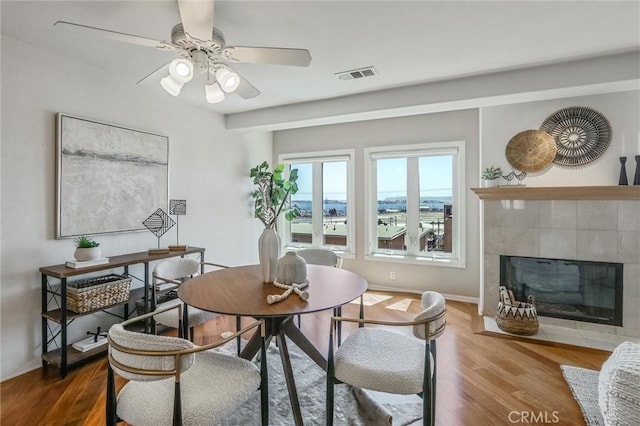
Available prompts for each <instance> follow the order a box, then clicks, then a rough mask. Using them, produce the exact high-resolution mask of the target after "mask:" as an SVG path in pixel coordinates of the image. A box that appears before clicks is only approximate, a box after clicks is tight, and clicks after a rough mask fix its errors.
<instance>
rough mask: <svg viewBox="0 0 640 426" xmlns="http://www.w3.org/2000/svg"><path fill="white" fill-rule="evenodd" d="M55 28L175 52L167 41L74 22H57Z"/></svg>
mask: <svg viewBox="0 0 640 426" xmlns="http://www.w3.org/2000/svg"><path fill="white" fill-rule="evenodd" d="M53 25H54V26H60V27H62V28H67V29H70V30H76V31H81V32H82V33H85V34H86V33H88V32H91V33H93V34H99V35H101V36H103V37H107V38H110V39H112V40H117V41H122V42H124V43H131V44H137V45H140V46H147V47H155V48H156V49H160V50H173V47H172V45H171V43H167V42H166V41H159V40H153V39H150V38H146V37H140V36H136V35H131V34H125V33H121V32H118V31H111V30H105V29H103V28H96V27H90V26H88V25H82V24H75V23H73V22H66V21H56V22H54V24H53Z"/></svg>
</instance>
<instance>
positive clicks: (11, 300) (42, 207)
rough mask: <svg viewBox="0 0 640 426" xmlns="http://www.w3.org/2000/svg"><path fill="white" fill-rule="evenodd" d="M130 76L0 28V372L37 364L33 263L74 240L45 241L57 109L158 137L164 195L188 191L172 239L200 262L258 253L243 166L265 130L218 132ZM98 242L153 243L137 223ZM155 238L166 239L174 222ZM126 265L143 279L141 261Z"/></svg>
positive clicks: (108, 246) (50, 228)
mask: <svg viewBox="0 0 640 426" xmlns="http://www.w3.org/2000/svg"><path fill="white" fill-rule="evenodd" d="M134 80H135V79H134ZM133 83H134V81H133V80H132V81H125V82H114V81H111V80H109V78H108V76H107V75H105V74H104V73H102V72H101V71H100V70H98V69H93V68H89V67H87V66H84V65H82V64H79V63H75V62H73V61H72V60H69V59H68V58H65V57H62V56H58V55H55V54H52V53H49V52H47V51H44V50H41V49H38V48H35V47H32V46H29V45H26V44H24V43H21V42H19V41H16V40H14V39H11V38H9V37H6V36H3V37H2V155H1V159H2V168H1V173H2V174H1V176H2V215H1V220H2V222H1V229H0V232H1V240H2V243H1V250H2V251H1V253H2V269H1V283H0V292H1V293H0V295H1V300H0V301H1V328H0V332H1V345H0V346H1V347H2V349H1V355H2V358H1V359H0V362H1V367H2V375H1V377H2V380H4V379H7V378H9V377H12V376H15V375H17V374H20V373H22V372H25V371H27V370H30V369H33V368H36V367H39V366H40V365H41V362H40V354H41V350H42V348H41V338H40V336H41V331H40V330H41V325H40V275H39V273H38V268H39V267H40V266H47V265H54V264H58V263H63V262H64V261H65V260H68V259H71V258H72V253H73V249H74V248H73V243H72V241H71V240H55V191H56V177H55V158H56V157H55V114H56V113H57V112H64V113H66V114H70V115H75V116H79V117H86V118H91V119H94V120H97V121H101V122H106V123H112V124H118V125H122V126H125V127H131V128H135V129H140V130H146V131H150V132H153V133H157V134H162V135H166V136H168V137H169V151H170V160H169V170H170V172H169V173H170V184H169V196H170V198H180V199H186V200H187V215H186V216H184V217H182V218H181V219H180V240H181V241H180V242H181V243H187V244H190V245H194V246H202V247H205V248H206V249H207V251H206V258H207V259H208V260H211V261H216V262H220V263H225V264H230V265H238V264H247V263H256V262H257V239H258V236H259V235H260V232H261V230H262V228H261V226H260V223H259V221H257V220H256V219H254V218H253V217H252V212H251V208H250V206H251V204H250V197H249V193H250V190H251V186H252V184H251V181H250V179H249V178H248V170H249V169H250V167H252V166H253V165H255V164H257V163H258V162H261V161H262V160H264V159H271V157H272V144H271V134H270V133H261V134H257V133H254V134H242V133H238V132H236V133H229V132H227V131H226V130H225V127H224V120H223V117H222V116H220V115H217V114H214V113H211V112H209V111H206V110H204V109H200V108H196V107H193V106H190V105H188V104H185V103H184V102H180V101H179V99H174V98H171V97H170V96H168V95H166V94H164V93H162V92H161V91H157V92H149V91H145V89H142V88H139V87H137V86H135V85H134V84H133ZM203 101H204V100H203ZM154 208H155V207H154ZM122 213H123V214H126V211H125V212H122ZM151 213H152V210H151V211H150V212H149V214H151ZM143 219H144V218H143ZM97 239H98V240H99V241H100V242H101V248H102V251H103V254H104V255H105V256H112V255H116V254H124V253H131V252H136V251H145V250H147V249H148V248H150V247H154V246H155V245H156V244H157V240H156V238H155V236H154V235H152V234H151V233H150V232H146V231H144V232H136V233H126V234H115V235H105V236H98V237H97ZM161 242H162V243H163V244H170V243H174V242H175V230H170V231H169V232H168V233H167V234H165V236H164V237H163V238H162V240H161ZM230 243H231V244H230ZM116 272H117V271H116ZM132 272H133V273H134V274H137V275H138V276H142V272H141V268H137V269H135V268H132ZM113 321H114V319H113V318H112V317H111V316H106V315H104V314H96V315H92V316H90V317H83V318H81V319H80V320H76V321H75V322H74V323H73V324H72V325H71V326H70V327H69V333H70V334H69V341H70V342H72V341H74V340H78V339H79V338H81V337H82V335H84V333H85V332H86V331H87V330H89V329H94V328H95V326H96V325H98V324H100V325H103V326H104V325H105V323H108V322H113Z"/></svg>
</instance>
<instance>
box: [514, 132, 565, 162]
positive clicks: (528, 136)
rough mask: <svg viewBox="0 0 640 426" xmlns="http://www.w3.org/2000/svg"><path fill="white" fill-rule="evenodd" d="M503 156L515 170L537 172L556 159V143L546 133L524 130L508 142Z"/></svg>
mask: <svg viewBox="0 0 640 426" xmlns="http://www.w3.org/2000/svg"><path fill="white" fill-rule="evenodd" d="M505 156H506V157H507V161H508V162H509V164H511V166H512V167H513V168H515V169H517V170H520V171H523V172H528V173H535V172H539V171H541V170H543V169H544V168H545V167H547V166H548V165H549V164H551V163H552V162H553V160H554V158H556V143H555V141H554V140H553V137H552V136H551V135H550V134H548V133H547V132H544V131H542V130H525V131H523V132H520V133H518V134H516V135H515V136H514V137H512V138H511V140H509V143H507V147H506V148H505Z"/></svg>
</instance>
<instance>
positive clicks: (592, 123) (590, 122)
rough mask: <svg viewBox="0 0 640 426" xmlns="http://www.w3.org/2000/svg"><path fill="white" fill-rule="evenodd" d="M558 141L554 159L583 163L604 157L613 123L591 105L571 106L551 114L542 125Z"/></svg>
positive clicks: (569, 163) (559, 163) (563, 162)
mask: <svg viewBox="0 0 640 426" xmlns="http://www.w3.org/2000/svg"><path fill="white" fill-rule="evenodd" d="M540 130H543V131H545V132H547V133H549V134H550V135H551V136H553V138H554V139H555V142H556V149H557V151H558V153H557V155H556V158H555V159H554V160H553V162H554V163H556V164H558V165H560V166H582V165H584V164H587V163H590V162H592V161H594V160H595V159H597V158H598V157H600V156H601V155H602V154H603V153H604V152H605V151H606V150H607V148H608V147H609V144H610V142H611V124H609V120H607V119H606V118H605V116H604V115H602V114H601V113H599V112H598V111H596V110H594V109H591V108H587V107H575V106H574V107H569V108H564V109H561V110H559V111H556V112H554V113H553V114H551V115H550V116H549V117H548V118H547V119H546V120H545V121H544V122H543V123H542V125H541V126H540Z"/></svg>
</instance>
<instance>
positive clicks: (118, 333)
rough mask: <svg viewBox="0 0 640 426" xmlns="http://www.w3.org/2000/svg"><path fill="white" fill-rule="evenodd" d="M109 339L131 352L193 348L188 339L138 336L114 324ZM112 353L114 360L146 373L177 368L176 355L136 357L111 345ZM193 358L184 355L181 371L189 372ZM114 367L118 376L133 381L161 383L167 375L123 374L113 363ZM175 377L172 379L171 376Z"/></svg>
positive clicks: (110, 352) (124, 372)
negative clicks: (136, 350) (155, 381)
mask: <svg viewBox="0 0 640 426" xmlns="http://www.w3.org/2000/svg"><path fill="white" fill-rule="evenodd" d="M109 338H110V339H111V340H112V341H113V342H115V343H117V344H118V345H120V346H124V347H126V348H129V349H140V350H147V351H151V350H156V351H175V350H181V349H190V348H193V347H194V345H193V343H191V342H190V341H188V340H184V339H180V338H178V337H171V336H156V335H154V334H143V333H136V332H133V331H129V330H125V329H124V327H122V325H121V324H114V325H112V326H111V328H110V329H109ZM109 354H110V355H111V356H112V357H113V359H114V360H116V361H117V362H119V363H120V364H122V365H125V366H127V367H133V368H138V369H143V370H145V369H146V370H167V371H171V370H173V369H174V365H175V356H154V357H150V356H145V355H134V354H128V353H123V352H120V351H118V350H117V349H115V348H113V346H111V345H109ZM193 359H194V356H193V355H185V356H183V357H182V362H181V371H185V370H187V369H188V368H189V367H191V365H192V363H193ZM112 367H113V369H114V371H115V372H116V373H118V375H120V376H122V377H124V378H126V379H131V380H146V381H152V380H160V379H163V378H164V377H165V376H149V375H140V374H134V373H129V372H126V371H122V370H120V369H119V368H117V367H116V366H114V365H113V364H112ZM171 377H173V376H171Z"/></svg>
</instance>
